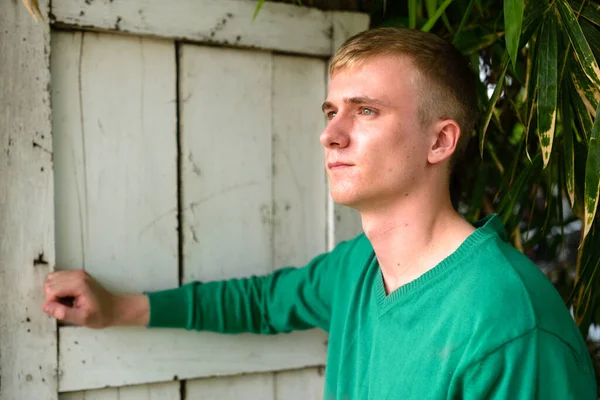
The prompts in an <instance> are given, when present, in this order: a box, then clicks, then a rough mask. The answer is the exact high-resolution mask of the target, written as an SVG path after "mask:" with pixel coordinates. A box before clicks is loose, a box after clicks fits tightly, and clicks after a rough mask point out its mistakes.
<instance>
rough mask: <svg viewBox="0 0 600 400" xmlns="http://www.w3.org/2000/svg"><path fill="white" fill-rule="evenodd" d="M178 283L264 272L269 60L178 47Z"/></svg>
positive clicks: (260, 54) (267, 253)
mask: <svg viewBox="0 0 600 400" xmlns="http://www.w3.org/2000/svg"><path fill="white" fill-rule="evenodd" d="M180 67H181V71H180V74H181V75H180V76H181V77H180V79H181V80H180V83H181V93H180V98H181V99H182V100H181V105H180V110H181V111H180V113H181V127H182V128H181V134H182V150H181V151H182V158H183V172H182V188H181V189H182V199H183V200H182V203H183V207H184V212H183V221H184V222H183V225H184V240H183V252H184V256H185V257H184V274H183V276H184V282H190V281H193V280H203V281H208V280H216V279H225V278H230V277H233V276H238V277H240V276H246V275H250V274H264V273H268V272H270V271H271V268H272V261H271V260H272V258H271V244H272V241H271V234H272V233H271V232H272V226H271V223H272V218H271V208H272V207H271V203H272V190H271V185H272V182H271V56H270V54H269V53H264V52H257V51H246V50H233V49H224V48H220V49H219V48H214V47H199V46H191V45H185V46H183V47H182V51H181V61H180Z"/></svg>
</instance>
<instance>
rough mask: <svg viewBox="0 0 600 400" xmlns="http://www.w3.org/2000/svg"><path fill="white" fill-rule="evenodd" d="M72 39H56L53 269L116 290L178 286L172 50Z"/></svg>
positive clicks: (144, 43) (105, 38) (113, 39)
mask: <svg viewBox="0 0 600 400" xmlns="http://www.w3.org/2000/svg"><path fill="white" fill-rule="evenodd" d="M78 36H81V34H80V33H73V32H57V33H56V35H54V40H53V48H55V49H56V50H55V52H54V55H53V68H52V70H53V85H54V95H53V109H54V112H55V118H54V127H53V128H54V132H55V141H56V143H55V158H56V185H55V186H56V215H57V221H58V223H57V229H56V232H57V233H56V242H57V266H58V268H60V269H78V268H82V267H83V268H85V270H86V271H88V272H90V273H91V274H92V275H93V276H94V277H96V278H97V279H98V280H99V281H100V282H101V283H103V284H104V285H106V286H107V287H108V288H110V289H114V290H117V291H140V290H156V289H161V288H169V287H173V286H177V283H178V250H177V248H178V246H177V170H176V160H177V141H176V129H177V122H176V109H175V104H174V100H175V49H174V44H173V43H172V42H163V41H155V40H150V39H142V38H131V37H123V36H115V35H105V34H97V33H85V34H83V37H82V38H81V37H80V38H78ZM77 103H79V104H77ZM74 111H79V112H74ZM157 188H160V190H157ZM63 221H64V223H63Z"/></svg>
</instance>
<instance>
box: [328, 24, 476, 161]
mask: <svg viewBox="0 0 600 400" xmlns="http://www.w3.org/2000/svg"><path fill="white" fill-rule="evenodd" d="M378 56H406V57H409V58H410V59H411V60H412V62H413V64H414V66H415V67H416V70H417V73H418V76H419V78H420V79H418V81H419V86H420V89H421V93H422V96H421V99H420V105H419V115H418V117H419V120H420V122H421V124H423V125H426V124H429V123H431V122H433V121H435V120H437V119H452V120H454V121H456V122H457V124H458V125H459V127H460V129H461V135H460V138H459V141H458V143H457V146H456V150H455V153H454V156H453V158H452V162H451V164H452V165H453V164H455V162H456V160H457V159H458V158H460V157H461V156H462V154H463V153H464V151H465V149H466V147H467V143H468V141H469V138H470V136H471V134H472V132H473V129H474V127H475V121H476V119H477V92H476V80H475V79H476V78H475V76H474V74H473V72H472V71H471V68H470V67H469V64H468V63H467V61H466V60H465V58H464V57H463V56H462V54H461V53H460V52H459V51H458V50H457V49H456V48H455V47H454V46H452V44H450V43H448V42H447V41H445V40H443V39H441V38H440V37H438V36H436V35H434V34H431V33H426V32H422V31H418V30H414V29H403V28H377V29H371V30H367V31H364V32H361V33H359V34H357V35H355V36H353V37H351V38H350V39H348V40H347V41H346V42H345V43H344V44H343V45H342V46H341V47H340V48H339V49H338V51H337V52H336V54H335V56H334V57H333V60H332V62H331V66H330V69H329V73H330V75H332V76H333V74H334V73H335V72H336V71H338V70H341V69H346V68H352V67H354V66H356V65H357V64H361V63H363V62H365V61H368V60H370V59H372V58H374V57H378ZM398 78H399V79H402V77H398Z"/></svg>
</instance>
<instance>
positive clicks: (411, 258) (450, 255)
mask: <svg viewBox="0 0 600 400" xmlns="http://www.w3.org/2000/svg"><path fill="white" fill-rule="evenodd" d="M330 72H331V84H330V88H329V95H328V97H327V100H326V101H325V103H324V104H323V111H324V113H325V115H326V117H327V119H328V121H329V122H328V125H327V127H326V128H325V130H324V132H323V133H322V134H321V138H320V139H321V143H322V144H323V146H324V147H325V159H326V168H327V173H328V176H329V180H330V187H331V195H332V197H333V199H334V201H336V202H338V203H341V204H345V205H348V206H350V207H353V208H355V209H357V210H358V211H360V213H361V217H362V223H363V228H364V232H365V234H364V235H361V236H359V237H357V238H355V239H354V240H352V241H348V242H345V243H342V244H340V245H338V246H337V247H336V248H335V249H334V250H333V251H332V252H331V253H329V254H323V255H320V256H318V257H316V258H315V259H313V260H312V261H311V262H310V263H309V264H308V265H307V266H305V267H304V268H300V269H295V268H285V269H281V270H278V271H276V272H275V273H273V274H272V275H269V276H262V277H252V278H248V279H233V280H228V281H221V282H208V283H200V282H194V283H191V284H188V285H186V286H183V287H181V288H177V289H173V290H168V291H163V292H157V293H151V294H149V295H127V296H116V295H112V294H110V293H108V292H106V291H105V290H104V289H103V288H101V287H100V286H99V285H98V284H97V283H96V282H95V281H94V280H93V279H92V278H90V277H89V276H88V275H86V274H85V273H83V272H57V273H54V274H51V275H49V276H48V279H47V282H46V297H47V301H46V303H45V304H44V310H45V311H46V312H47V313H48V314H50V315H52V316H54V317H56V318H59V319H64V320H67V321H70V322H74V323H77V324H80V325H85V326H89V327H92V328H99V327H105V326H109V325H147V326H150V327H179V328H186V329H197V330H211V331H216V332H223V333H235V332H255V333H263V334H272V333H277V332H288V331H291V330H294V329H308V328H312V327H320V328H322V329H324V330H326V331H328V332H329V334H330V339H329V350H328V351H329V354H328V361H327V368H326V385H325V398H326V399H339V400H342V399H352V400H355V399H377V400H380V399H447V398H452V399H525V398H526V399H534V398H535V399H594V398H596V384H595V378H594V371H593V367H592V364H591V360H590V358H589V355H588V352H587V350H586V346H585V345H584V342H583V339H582V337H581V335H580V333H579V332H578V330H577V327H576V326H575V324H574V322H573V320H572V318H571V316H570V315H569V312H568V310H567V309H566V307H565V305H564V304H563V302H562V300H561V298H560V297H559V295H558V294H557V292H556V291H555V290H554V288H553V287H552V285H551V284H550V282H549V281H548V280H547V279H546V277H545V276H544V275H543V274H542V273H541V272H540V271H539V270H538V269H537V267H536V266H535V265H534V264H533V263H531V262H530V261H529V260H528V259H527V258H526V257H525V256H523V255H522V254H521V253H519V252H518V251H517V250H515V249H514V248H513V247H511V246H510V245H509V244H508V243H507V241H506V235H505V233H504V230H503V227H502V224H501V222H500V220H499V219H498V217H497V216H490V217H487V218H486V219H484V220H482V221H480V222H478V223H477V224H476V225H475V226H472V225H470V224H469V223H467V222H466V221H464V220H463V219H462V218H461V217H460V216H459V215H458V214H457V212H456V211H455V210H454V209H453V208H452V205H451V202H450V195H449V177H450V172H451V168H452V165H453V162H454V158H455V157H456V156H457V155H459V154H460V153H461V152H462V151H463V149H464V148H465V145H466V142H467V140H468V138H469V136H470V133H471V131H472V129H473V125H474V118H475V117H474V115H475V110H476V94H475V82H474V79H475V78H474V76H473V74H472V73H471V71H470V70H469V67H468V65H466V63H465V62H464V60H463V58H462V57H461V55H460V54H459V53H458V52H457V51H456V49H454V48H453V47H452V46H451V45H450V44H448V43H447V42H445V41H443V40H441V39H439V38H437V37H436V36H434V35H431V34H427V33H422V32H419V31H412V30H404V29H376V30H371V31H366V32H363V33H361V34H359V35H357V36H355V37H353V38H351V39H349V40H348V41H347V42H346V43H345V44H344V45H343V46H342V47H341V48H340V50H339V51H338V52H337V54H336V56H335V58H334V60H333V63H332V65H331V71H330ZM65 296H72V297H74V298H75V305H74V306H73V307H72V308H69V307H66V306H64V305H62V304H61V303H59V302H58V300H59V299H60V298H61V297H65Z"/></svg>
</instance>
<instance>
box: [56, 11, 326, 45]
mask: <svg viewBox="0 0 600 400" xmlns="http://www.w3.org/2000/svg"><path fill="white" fill-rule="evenodd" d="M255 8H256V2H254V1H247V0H174V1H170V2H167V3H166V2H164V1H162V0H139V1H135V2H131V1H114V2H113V1H85V2H84V1H79V0H54V1H53V2H52V12H53V14H54V16H55V18H56V22H58V23H60V24H66V25H69V26H77V27H85V28H86V29H90V28H92V29H102V30H117V31H120V32H129V33H133V34H137V35H152V36H158V37H162V38H174V39H185V40H188V41H197V42H202V43H211V44H221V45H226V46H243V47H258V48H262V49H269V50H279V51H285V52H291V53H299V54H311V55H320V56H328V55H329V54H330V51H331V30H332V29H331V27H332V22H331V17H330V15H329V14H328V13H326V12H323V11H319V10H317V9H314V8H307V7H298V6H296V5H288V4H275V3H271V2H266V3H264V5H263V7H262V9H261V11H260V13H259V14H258V16H257V17H256V20H254V21H253V20H252V16H253V14H254V10H255Z"/></svg>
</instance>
